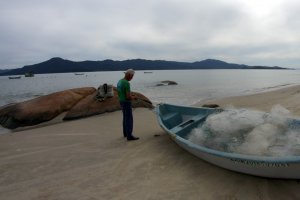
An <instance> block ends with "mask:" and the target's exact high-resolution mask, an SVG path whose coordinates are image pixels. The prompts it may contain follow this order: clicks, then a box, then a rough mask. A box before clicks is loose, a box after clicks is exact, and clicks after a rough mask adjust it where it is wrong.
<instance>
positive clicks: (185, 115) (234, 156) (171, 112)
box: [155, 104, 300, 179]
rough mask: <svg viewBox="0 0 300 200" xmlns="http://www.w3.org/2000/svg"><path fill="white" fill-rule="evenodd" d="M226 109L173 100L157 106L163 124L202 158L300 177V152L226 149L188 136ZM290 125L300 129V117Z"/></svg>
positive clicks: (248, 171)
mask: <svg viewBox="0 0 300 200" xmlns="http://www.w3.org/2000/svg"><path fill="white" fill-rule="evenodd" d="M222 111H223V110H222V109H218V108H204V107H188V106H176V105H170V104H159V105H158V106H157V107H156V108H155V112H156V115H157V119H158V122H159V124H160V126H161V127H162V128H163V129H164V130H165V131H166V132H167V133H168V134H169V135H170V136H171V138H172V139H173V140H174V141H175V142H176V143H177V144H178V145H179V146H180V147H182V148H183V149H185V150H187V151H188V152H190V153H192V154H194V155H195V156H197V157H199V158H200V159H203V160H205V161H207V162H209V163H212V164H215V165H217V166H219V167H222V168H225V169H229V170H232V171H236V172H240V173H245V174H250V175H255V176H262V177H269V178H284V179H300V156H297V155H295V156H282V157H276V156H260V155H247V154H240V153H232V152H224V151H220V150H215V149H212V148H209V147H206V146H202V145H199V144H196V143H193V142H191V141H190V140H188V137H189V134H190V133H191V131H192V130H193V129H194V128H196V127H201V126H202V125H203V124H204V122H205V120H206V118H207V117H208V116H210V115H212V114H216V113H220V112H222ZM288 126H289V127H291V128H293V129H295V130H298V129H300V120H299V119H289V125H288ZM200 170H201V169H200Z"/></svg>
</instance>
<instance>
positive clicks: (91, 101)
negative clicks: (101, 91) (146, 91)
mask: <svg viewBox="0 0 300 200" xmlns="http://www.w3.org/2000/svg"><path fill="white" fill-rule="evenodd" d="M132 94H134V95H135V96H136V97H137V100H133V101H132V107H134V108H136V107H146V108H153V105H152V103H151V101H150V100H149V99H148V98H147V97H145V96H144V95H142V94H140V93H137V92H132ZM96 95H97V91H95V92H94V93H93V94H91V95H89V96H87V97H86V98H84V99H83V100H81V101H80V102H78V103H77V104H76V105H75V106H74V107H73V108H72V109H71V110H69V111H68V112H67V114H66V116H65V117H64V119H63V120H72V119H79V118H83V117H89V116H92V115H98V114H102V113H105V112H113V111H116V110H120V109H121V106H120V103H119V99H118V93H117V90H116V88H114V96H113V97H111V98H106V99H105V100H104V101H97V100H96V98H95V97H96Z"/></svg>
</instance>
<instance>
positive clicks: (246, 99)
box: [194, 85, 300, 116]
mask: <svg viewBox="0 0 300 200" xmlns="http://www.w3.org/2000/svg"><path fill="white" fill-rule="evenodd" d="M299 99H300V85H295V86H289V87H284V88H280V89H276V90H272V91H267V92H262V93H255V94H249V95H242V96H231V97H225V98H219V99H211V100H203V101H199V102H197V103H196V104H194V106H201V105H203V104H218V105H219V106H220V107H222V108H226V107H232V106H233V107H236V108H250V109H255V110H260V111H265V112H270V110H271V109H272V107H273V106H275V105H278V104H279V105H281V106H283V107H284V108H286V109H288V110H289V111H290V112H291V113H292V114H293V115H296V116H300V101H299Z"/></svg>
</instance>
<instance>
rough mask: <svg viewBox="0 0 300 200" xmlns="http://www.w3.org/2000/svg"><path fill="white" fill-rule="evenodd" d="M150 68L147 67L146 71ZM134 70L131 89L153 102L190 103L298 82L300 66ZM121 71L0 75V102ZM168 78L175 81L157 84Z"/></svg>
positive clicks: (103, 79)
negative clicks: (169, 83)
mask: <svg viewBox="0 0 300 200" xmlns="http://www.w3.org/2000/svg"><path fill="white" fill-rule="evenodd" d="M147 72H149V71H147ZM150 72H151V73H144V71H137V72H136V74H135V77H134V79H133V80H132V81H131V88H132V90H133V91H137V92H141V93H143V94H144V95H145V96H147V97H148V98H149V99H150V100H151V101H152V102H154V103H160V102H166V103H172V104H179V105H192V104H195V103H196V102H198V101H200V100H205V99H214V98H220V97H226V96H232V95H244V94H252V93H258V92H263V91H267V90H273V89H277V88H280V87H286V86H291V85H296V84H300V70H172V71H170V70H157V71H150ZM123 76H124V74H123V72H121V71H114V72H89V73H84V74H83V75H75V74H74V73H63V74H37V75H35V77H24V76H22V77H21V79H9V78H8V77H7V76H0V85H1V87H0V106H3V105H6V104H9V103H15V102H21V101H24V100H28V99H32V98H35V97H38V96H41V95H46V94H49V93H52V92H57V91H61V90H65V89H70V88H78V87H86V86H92V87H98V86H99V85H101V84H103V83H108V84H113V85H116V83H117V81H118V80H119V79H120V78H122V77H123ZM164 80H171V81H175V82H177V83H178V85H169V86H157V84H158V83H160V81H164Z"/></svg>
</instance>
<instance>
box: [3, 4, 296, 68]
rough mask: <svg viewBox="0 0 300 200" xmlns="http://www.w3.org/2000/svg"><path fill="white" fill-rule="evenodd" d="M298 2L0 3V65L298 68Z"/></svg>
mask: <svg viewBox="0 0 300 200" xmlns="http://www.w3.org/2000/svg"><path fill="white" fill-rule="evenodd" d="M299 7H300V6H299V3H298V2H297V1H295V0H273V1H271V0H270V1H266V0H260V1H258V0H253V1H247V0H226V1H225V0H211V1H207V0H186V1H179V0H152V1H150V0H146V1H139V0H101V1H97V0H86V1H80V0H65V1H61V0H52V1H47V2H44V1H38V0H27V1H22V0H11V1H2V2H0V27H1V31H0V44H1V46H0V68H14V67H22V66H24V65H27V64H33V63H37V62H41V61H44V60H46V59H49V58H51V57H54V56H60V57H63V58H66V59H71V60H102V59H117V60H123V59H132V58H146V59H167V60H177V61H191V62H193V61H199V60H202V59H206V58H215V59H221V60H224V61H227V62H237V63H244V64H249V65H259V64H261V65H270V66H274V65H281V66H287V67H298V66H299V65H298V63H299V58H300V55H299V53H297V52H300V51H299V50H300V49H299V48H300V47H298V45H297V44H298V43H299V42H300V38H299V36H298V35H299V31H300V30H299V27H300V26H299V21H300V20H299V18H300V16H299V15H298V13H299ZM299 67H300V66H299Z"/></svg>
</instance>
